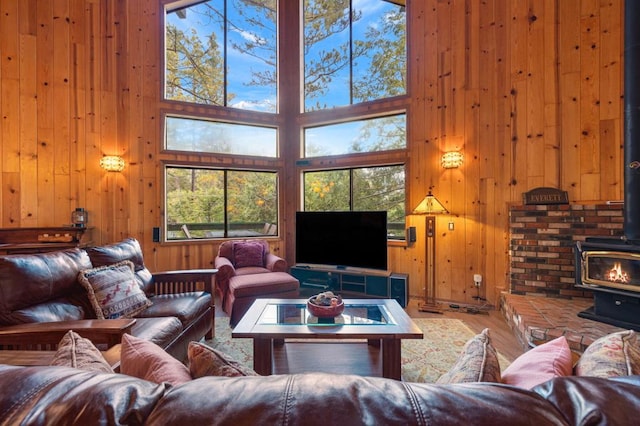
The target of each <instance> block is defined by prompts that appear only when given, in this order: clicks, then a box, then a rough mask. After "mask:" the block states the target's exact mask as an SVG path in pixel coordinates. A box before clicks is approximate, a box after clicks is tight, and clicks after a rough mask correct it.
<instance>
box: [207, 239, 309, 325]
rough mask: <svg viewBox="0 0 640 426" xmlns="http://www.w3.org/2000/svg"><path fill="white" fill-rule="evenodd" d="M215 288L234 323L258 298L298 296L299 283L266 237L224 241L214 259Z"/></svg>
mask: <svg viewBox="0 0 640 426" xmlns="http://www.w3.org/2000/svg"><path fill="white" fill-rule="evenodd" d="M215 267H216V269H218V273H217V274H216V275H215V281H216V292H217V293H218V296H219V297H220V300H221V305H222V310H223V311H224V312H226V313H227V314H228V315H229V317H230V320H229V323H230V325H231V326H235V325H236V324H237V323H238V321H240V318H242V316H243V315H244V314H245V313H246V312H247V309H249V307H250V306H251V304H252V303H253V302H254V301H255V300H256V299H257V298H291V297H298V294H299V288H300V283H299V282H298V280H297V279H295V278H294V277H292V276H291V275H289V274H288V273H287V270H288V265H287V262H286V261H285V260H284V259H282V258H281V257H279V256H276V255H275V254H273V253H271V252H269V243H267V242H266V241H265V240H233V241H225V242H224V243H222V244H221V245H220V248H219V249H218V256H216V259H215Z"/></svg>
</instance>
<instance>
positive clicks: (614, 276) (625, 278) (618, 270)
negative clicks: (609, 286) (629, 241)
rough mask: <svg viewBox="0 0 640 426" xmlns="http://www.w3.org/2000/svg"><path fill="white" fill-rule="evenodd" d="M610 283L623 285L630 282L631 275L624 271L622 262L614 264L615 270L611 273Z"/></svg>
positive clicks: (612, 269)
mask: <svg viewBox="0 0 640 426" xmlns="http://www.w3.org/2000/svg"><path fill="white" fill-rule="evenodd" d="M609 281H611V282H612V283H622V284H626V283H628V282H629V274H627V273H626V272H625V271H624V270H622V264H621V263H620V262H615V263H614V264H613V268H611V270H610V271H609Z"/></svg>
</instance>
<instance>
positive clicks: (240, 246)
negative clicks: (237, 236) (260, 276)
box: [233, 241, 265, 269]
mask: <svg viewBox="0 0 640 426" xmlns="http://www.w3.org/2000/svg"><path fill="white" fill-rule="evenodd" d="M264 257H265V248H264V245H263V244H262V243H261V242H259V241H236V242H234V243H233V260H234V266H235V267H236V269H238V268H246V267H248V266H258V267H264Z"/></svg>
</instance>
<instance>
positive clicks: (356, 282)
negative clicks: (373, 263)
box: [290, 265, 409, 308]
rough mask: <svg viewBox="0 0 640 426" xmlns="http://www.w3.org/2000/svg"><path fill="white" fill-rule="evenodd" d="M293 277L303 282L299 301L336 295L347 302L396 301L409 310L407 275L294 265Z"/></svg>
mask: <svg viewBox="0 0 640 426" xmlns="http://www.w3.org/2000/svg"><path fill="white" fill-rule="evenodd" d="M290 273H291V275H293V276H294V277H295V278H297V279H298V281H300V297H311V296H313V295H314V294H318V293H321V292H323V291H333V292H334V293H337V294H340V295H341V296H342V297H345V298H348V297H354V298H363V297H365V298H366V297H372V298H385V299H396V300H397V301H398V303H399V304H400V306H402V307H403V308H405V307H406V306H407V299H408V284H409V277H408V275H407V274H398V273H393V272H389V271H374V270H360V269H349V268H339V267H330V266H313V265H294V266H292V267H291V270H290Z"/></svg>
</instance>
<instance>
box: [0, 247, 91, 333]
mask: <svg viewBox="0 0 640 426" xmlns="http://www.w3.org/2000/svg"><path fill="white" fill-rule="evenodd" d="M91 267H92V265H91V261H90V260H89V257H88V256H87V254H86V253H85V252H84V251H83V250H80V249H69V250H60V251H55V252H50V253H39V254H19V255H11V256H0V282H1V283H2V285H0V324H1V325H13V324H23V323H31V322H42V321H67V320H77V319H83V318H84V315H85V314H86V312H84V311H83V310H82V309H81V308H78V306H75V304H74V300H72V299H73V298H74V296H76V295H81V297H83V298H84V299H85V301H86V295H85V294H84V293H85V292H84V290H83V289H82V287H81V286H80V285H79V284H78V281H77V277H78V272H80V271H81V270H83V269H87V268H91ZM40 304H43V305H42V306H38V305H40Z"/></svg>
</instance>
